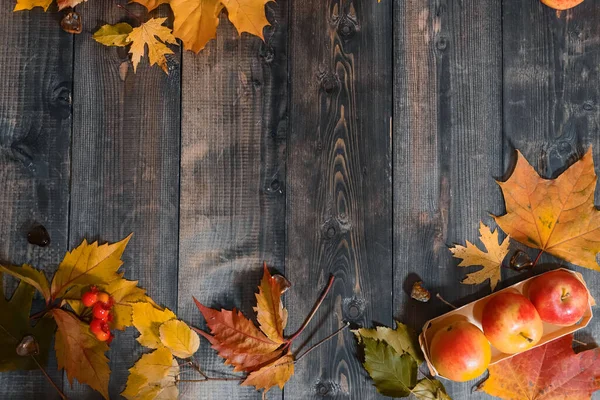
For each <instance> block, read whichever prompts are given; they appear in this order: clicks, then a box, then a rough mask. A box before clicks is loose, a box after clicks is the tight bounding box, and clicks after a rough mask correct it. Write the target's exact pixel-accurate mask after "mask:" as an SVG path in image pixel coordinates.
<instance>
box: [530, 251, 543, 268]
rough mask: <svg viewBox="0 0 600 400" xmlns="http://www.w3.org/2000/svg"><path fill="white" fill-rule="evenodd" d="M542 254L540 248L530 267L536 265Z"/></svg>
mask: <svg viewBox="0 0 600 400" xmlns="http://www.w3.org/2000/svg"><path fill="white" fill-rule="evenodd" d="M542 254H544V250H540V252H539V253H538V255H537V257H536V258H535V261H534V262H533V265H532V268H533V267H535V266H536V265H537V263H538V261H539V260H540V257H541V256H542Z"/></svg>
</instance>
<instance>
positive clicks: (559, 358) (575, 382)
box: [478, 334, 600, 400]
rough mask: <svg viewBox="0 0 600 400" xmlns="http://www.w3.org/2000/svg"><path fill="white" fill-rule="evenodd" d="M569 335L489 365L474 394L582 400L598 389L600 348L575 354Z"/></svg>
mask: <svg viewBox="0 0 600 400" xmlns="http://www.w3.org/2000/svg"><path fill="white" fill-rule="evenodd" d="M572 342H573V335H572V334H571V335H567V336H564V337H562V338H559V339H556V340H553V341H552V342H549V343H547V344H545V345H543V346H540V347H536V348H534V349H531V350H528V351H527V352H525V353H522V354H517V355H516V356H514V357H511V358H509V359H507V360H503V361H500V362H498V363H496V364H493V365H490V367H489V369H488V370H489V377H488V379H487V380H486V381H485V382H483V383H482V384H481V385H480V386H479V388H478V390H481V391H483V392H485V393H487V394H489V395H492V396H497V397H501V398H503V399H506V400H528V399H544V400H555V399H556V400H558V399H569V400H583V399H590V397H591V395H592V393H593V392H595V391H596V390H598V389H600V380H598V377H599V376H600V348H595V349H592V350H586V351H583V352H581V353H578V354H575V352H574V351H573V348H572Z"/></svg>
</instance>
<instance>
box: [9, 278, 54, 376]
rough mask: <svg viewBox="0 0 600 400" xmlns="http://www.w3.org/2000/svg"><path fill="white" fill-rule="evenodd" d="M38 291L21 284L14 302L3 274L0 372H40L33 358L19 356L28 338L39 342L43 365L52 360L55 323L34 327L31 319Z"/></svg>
mask: <svg viewBox="0 0 600 400" xmlns="http://www.w3.org/2000/svg"><path fill="white" fill-rule="evenodd" d="M34 293H35V288H34V287H33V286H31V285H29V284H28V283H26V282H25V281H24V280H21V282H19V285H18V286H17V288H16V289H15V291H14V293H13V295H12V297H11V298H10V300H7V299H6V297H5V294H4V284H3V274H2V273H0V372H3V371H12V370H17V369H20V370H31V369H37V368H38V365H37V364H36V363H35V361H34V360H33V359H32V358H31V357H23V356H20V355H18V354H17V352H16V349H17V346H18V345H19V343H20V342H21V341H22V339H23V338H25V337H26V336H28V335H31V336H33V337H34V338H35V342H36V343H37V346H38V348H39V354H38V355H36V359H37V360H38V362H39V363H40V364H42V365H45V364H46V362H47V360H48V352H49V350H50V343H51V341H52V337H53V336H54V328H55V327H56V325H55V324H54V320H53V319H52V318H41V319H40V320H39V321H37V323H36V324H35V325H34V326H32V325H31V321H30V319H29V313H30V311H31V305H32V302H33V295H34Z"/></svg>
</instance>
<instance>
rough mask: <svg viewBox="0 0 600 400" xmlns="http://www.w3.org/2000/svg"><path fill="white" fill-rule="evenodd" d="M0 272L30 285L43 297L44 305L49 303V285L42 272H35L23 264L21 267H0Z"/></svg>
mask: <svg viewBox="0 0 600 400" xmlns="http://www.w3.org/2000/svg"><path fill="white" fill-rule="evenodd" d="M0 272H5V273H7V274H9V275H12V276H14V277H15V278H17V279H20V280H22V281H24V282H26V283H28V284H30V285H31V286H33V287H34V288H36V289H37V290H38V291H39V292H40V293H41V294H42V296H44V300H46V303H48V302H50V285H49V284H48V278H46V274H44V271H40V270H37V269H35V268H33V267H32V266H31V265H27V264H23V266H22V267H17V266H13V265H10V266H4V265H0Z"/></svg>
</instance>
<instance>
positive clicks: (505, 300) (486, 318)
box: [481, 292, 544, 354]
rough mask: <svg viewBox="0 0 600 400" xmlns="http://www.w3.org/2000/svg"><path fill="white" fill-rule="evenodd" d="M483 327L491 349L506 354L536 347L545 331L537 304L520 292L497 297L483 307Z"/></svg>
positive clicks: (504, 293) (505, 293)
mask: <svg viewBox="0 0 600 400" xmlns="http://www.w3.org/2000/svg"><path fill="white" fill-rule="evenodd" d="M481 326H482V328H483V333H484V334H485V337H486V338H488V340H489V341H490V343H491V344H492V346H494V347H495V348H497V349H498V350H500V351H501V352H503V353H506V354H515V353H519V352H521V351H525V350H528V349H530V348H531V347H533V346H535V345H536V344H537V343H538V342H539V341H540V339H541V338H542V333H543V330H544V325H543V323H542V320H541V318H540V316H539V314H538V312H537V310H536V308H535V307H534V305H533V304H532V303H531V301H529V299H527V297H525V296H523V295H522V294H521V293H518V292H502V293H498V294H496V295H494V296H493V297H492V298H491V299H490V300H489V301H488V302H487V303H486V304H485V306H484V307H483V317H482V319H481Z"/></svg>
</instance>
